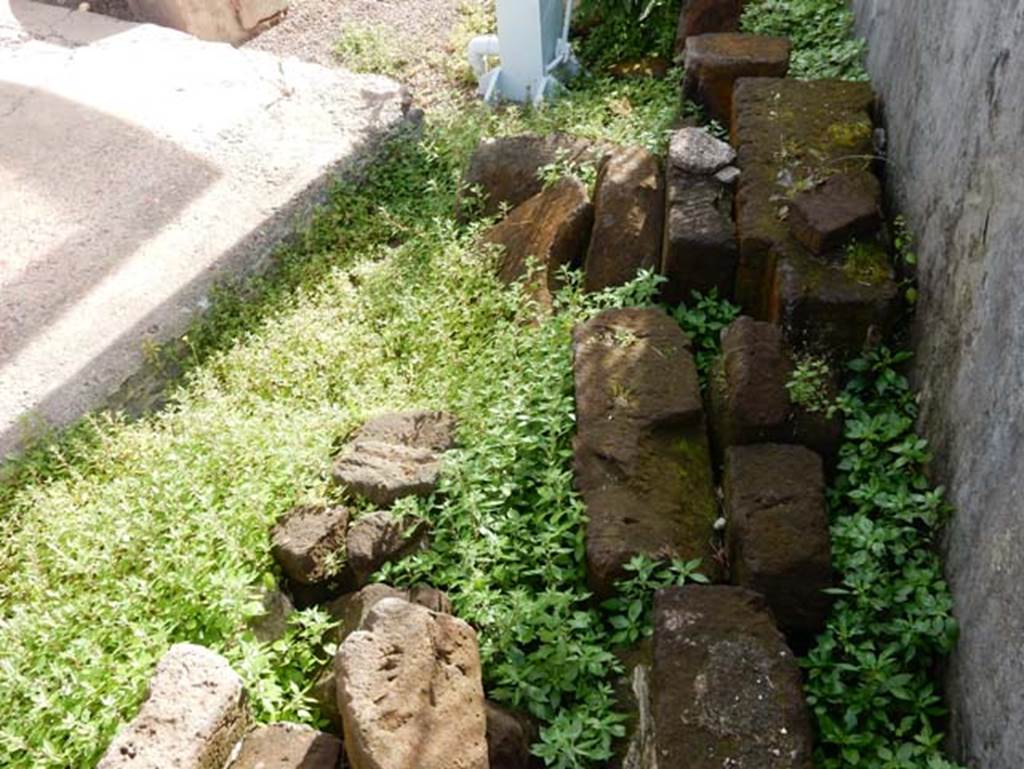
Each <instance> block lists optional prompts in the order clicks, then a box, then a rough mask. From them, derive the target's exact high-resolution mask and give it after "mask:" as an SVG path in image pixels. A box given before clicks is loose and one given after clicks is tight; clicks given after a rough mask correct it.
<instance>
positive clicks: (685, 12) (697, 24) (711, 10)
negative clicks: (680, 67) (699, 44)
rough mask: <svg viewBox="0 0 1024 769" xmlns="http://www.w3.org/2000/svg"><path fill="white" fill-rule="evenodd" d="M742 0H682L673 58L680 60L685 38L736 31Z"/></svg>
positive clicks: (741, 10)
mask: <svg viewBox="0 0 1024 769" xmlns="http://www.w3.org/2000/svg"><path fill="white" fill-rule="evenodd" d="M742 12H743V0H683V5H682V8H681V9H680V11H679V27H678V30H677V31H676V44H675V58H676V61H681V60H682V58H683V54H684V53H685V52H686V40H687V38H690V37H695V36H697V35H707V34H711V33H714V32H737V31H739V28H740V14H741V13H742Z"/></svg>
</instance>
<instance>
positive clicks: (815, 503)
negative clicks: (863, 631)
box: [723, 443, 832, 641]
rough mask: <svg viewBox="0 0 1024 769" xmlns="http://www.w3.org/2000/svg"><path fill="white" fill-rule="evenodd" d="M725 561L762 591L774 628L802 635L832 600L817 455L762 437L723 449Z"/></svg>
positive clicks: (821, 621) (812, 630) (744, 582)
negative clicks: (761, 440) (763, 440)
mask: <svg viewBox="0 0 1024 769" xmlns="http://www.w3.org/2000/svg"><path fill="white" fill-rule="evenodd" d="M725 456H726V459H725V478H724V484H723V485H724V487H725V509H726V515H727V517H728V521H729V526H728V529H727V531H728V548H729V563H730V565H731V567H732V579H733V582H734V583H735V584H737V585H741V586H743V587H747V588H750V589H751V590H756V591H757V592H758V593H761V595H763V596H764V597H765V600H766V601H767V602H768V606H769V608H771V610H772V614H773V615H774V616H775V619H776V621H777V622H778V623H779V627H780V628H781V629H782V630H783V632H785V633H786V634H787V635H788V636H789V637H790V638H791V639H796V640H801V641H807V640H809V639H810V638H812V637H813V636H814V635H815V634H817V633H819V632H821V631H822V630H823V629H824V627H825V621H826V620H827V619H828V613H829V608H830V607H831V605H832V601H831V599H830V598H829V596H828V595H827V594H826V593H825V590H827V589H828V588H830V587H832V556H831V546H830V540H829V530H828V515H827V513H826V510H825V477H824V472H823V470H822V463H821V458H820V457H819V456H818V455H817V454H815V453H814V452H813V451H811V450H809V449H806V448H804V447H803V446H785V445H779V444H771V443H763V444H757V445H753V446H734V447H733V448H731V449H729V450H728V451H727V452H726V455H725Z"/></svg>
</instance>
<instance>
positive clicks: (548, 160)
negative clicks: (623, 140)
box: [458, 134, 607, 221]
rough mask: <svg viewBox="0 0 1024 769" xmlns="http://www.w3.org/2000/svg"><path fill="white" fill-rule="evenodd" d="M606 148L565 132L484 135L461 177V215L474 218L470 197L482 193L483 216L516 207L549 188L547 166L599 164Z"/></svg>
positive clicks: (464, 217) (462, 218)
mask: <svg viewBox="0 0 1024 769" xmlns="http://www.w3.org/2000/svg"><path fill="white" fill-rule="evenodd" d="M606 152H607V149H606V148H605V147H603V146H601V145H598V144H595V143H594V142H590V141H587V140H586V139H578V138H576V137H573V136H567V135H565V134H551V135H550V136H534V135H524V136H505V137H500V138H496V139H484V140H483V141H481V142H480V144H479V145H478V146H477V148H476V150H475V151H474V152H473V155H472V157H471V158H470V160H469V165H468V166H467V168H466V171H465V173H464V174H463V176H462V184H461V189H460V193H459V200H458V215H459V218H460V219H461V220H463V221H465V220H466V219H468V218H469V216H470V212H471V210H472V209H474V208H475V204H474V203H472V202H471V198H472V199H477V196H478V195H479V208H480V213H481V214H482V215H483V216H494V215H496V214H498V213H499V212H500V211H501V209H502V207H503V206H507V207H509V208H515V207H516V206H519V205H521V204H522V203H525V202H526V201H527V200H529V199H530V198H532V197H533V196H534V195H537V194H539V193H540V192H542V191H543V190H544V182H543V180H542V178H541V173H540V172H541V169H543V168H544V167H545V166H551V165H554V164H556V163H561V164H564V165H566V166H570V167H571V166H573V165H589V166H593V167H594V168H597V167H598V166H599V165H600V164H601V161H602V160H603V159H604V157H605V155H606Z"/></svg>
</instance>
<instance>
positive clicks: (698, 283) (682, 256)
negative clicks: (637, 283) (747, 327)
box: [661, 167, 739, 304]
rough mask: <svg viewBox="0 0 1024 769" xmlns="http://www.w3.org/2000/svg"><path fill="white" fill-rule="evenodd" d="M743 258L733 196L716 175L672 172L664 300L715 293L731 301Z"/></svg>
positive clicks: (663, 268) (663, 271)
mask: <svg viewBox="0 0 1024 769" xmlns="http://www.w3.org/2000/svg"><path fill="white" fill-rule="evenodd" d="M738 258H739V254H738V251H737V246H736V226H735V224H734V223H733V220H732V192H731V190H730V189H729V187H728V186H727V185H724V184H722V183H721V182H719V181H718V180H717V179H715V178H714V176H697V175H693V174H687V173H684V172H682V171H680V170H678V169H676V168H674V167H670V168H669V171H668V185H667V190H666V195H665V236H664V239H663V250H662V256H661V274H662V275H663V276H664V277H665V279H666V280H665V283H664V284H662V286H661V299H662V301H664V302H666V303H668V304H678V303H679V302H686V301H690V299H691V295H692V293H693V292H694V291H700V292H702V293H707V292H709V291H711V290H712V289H715V290H717V291H718V295H719V296H720V297H725V298H728V297H731V296H732V292H733V285H734V283H735V280H736V265H737V261H738Z"/></svg>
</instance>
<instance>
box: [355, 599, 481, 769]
mask: <svg viewBox="0 0 1024 769" xmlns="http://www.w3.org/2000/svg"><path fill="white" fill-rule="evenodd" d="M335 670H336V672H337V687H338V704H339V707H340V709H341V713H342V720H343V722H344V727H345V752H346V753H347V755H348V759H349V764H350V765H351V766H352V769H393V767H399V766H415V767H417V768H418V769H487V740H486V715H485V710H484V692H483V684H482V682H481V678H480V658H479V652H478V649H477V640H476V633H475V632H474V631H473V629H472V628H471V627H470V626H469V625H467V624H466V623H465V622H463V621H462V620H459V619H456V618H455V617H451V616H448V615H445V614H438V613H436V612H432V611H430V610H428V609H425V608H423V607H422V606H417V605H414V604H411V603H407V602H405V601H400V600H397V599H394V598H386V599H385V600H383V601H381V602H380V603H378V604H377V605H376V606H375V607H374V608H373V610H372V611H371V612H370V614H369V616H367V618H366V620H365V622H364V623H363V629H362V630H358V631H356V632H355V633H353V634H352V635H350V636H349V637H348V638H346V639H345V642H344V643H343V644H342V645H341V648H340V649H339V650H338V654H337V657H336V658H335Z"/></svg>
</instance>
